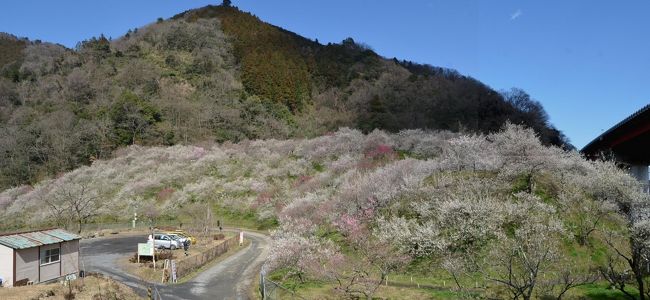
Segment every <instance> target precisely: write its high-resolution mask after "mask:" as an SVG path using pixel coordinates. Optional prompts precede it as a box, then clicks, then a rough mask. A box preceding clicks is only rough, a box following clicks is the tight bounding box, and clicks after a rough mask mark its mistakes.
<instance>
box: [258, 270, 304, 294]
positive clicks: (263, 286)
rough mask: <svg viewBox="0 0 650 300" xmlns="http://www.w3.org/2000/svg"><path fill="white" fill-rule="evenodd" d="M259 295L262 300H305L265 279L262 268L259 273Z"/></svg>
mask: <svg viewBox="0 0 650 300" xmlns="http://www.w3.org/2000/svg"><path fill="white" fill-rule="evenodd" d="M260 294H261V295H262V299H263V300H275V299H299V300H305V298H303V297H301V296H299V295H297V294H296V293H294V292H293V291H291V290H289V289H287V288H285V287H283V286H281V285H280V284H279V283H277V282H274V281H271V280H269V279H267V278H266V273H265V271H264V268H262V271H261V272H260Z"/></svg>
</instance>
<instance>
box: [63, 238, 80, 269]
mask: <svg viewBox="0 0 650 300" xmlns="http://www.w3.org/2000/svg"><path fill="white" fill-rule="evenodd" d="M61 253H62V256H61V263H62V265H61V268H62V269H61V276H65V275H68V274H72V273H75V274H76V273H79V240H75V241H70V242H65V243H62V244H61Z"/></svg>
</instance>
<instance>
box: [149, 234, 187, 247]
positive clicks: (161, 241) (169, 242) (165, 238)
mask: <svg viewBox="0 0 650 300" xmlns="http://www.w3.org/2000/svg"><path fill="white" fill-rule="evenodd" d="M153 243H154V247H156V248H157V249H163V248H164V249H171V250H176V249H181V248H183V244H182V243H181V241H179V240H178V239H176V238H175V237H173V236H171V235H169V234H162V233H157V234H154V235H153Z"/></svg>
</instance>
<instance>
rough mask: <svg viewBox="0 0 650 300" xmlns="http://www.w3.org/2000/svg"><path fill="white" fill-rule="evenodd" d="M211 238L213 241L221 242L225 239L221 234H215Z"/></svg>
mask: <svg viewBox="0 0 650 300" xmlns="http://www.w3.org/2000/svg"><path fill="white" fill-rule="evenodd" d="M212 237H213V239H214V240H215V241H218V240H223V239H225V238H226V236H225V235H223V233H217V234H215V235H213V236H212Z"/></svg>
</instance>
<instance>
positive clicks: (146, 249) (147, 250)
mask: <svg viewBox="0 0 650 300" xmlns="http://www.w3.org/2000/svg"><path fill="white" fill-rule="evenodd" d="M138 255H140V256H153V247H152V245H151V243H138Z"/></svg>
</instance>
